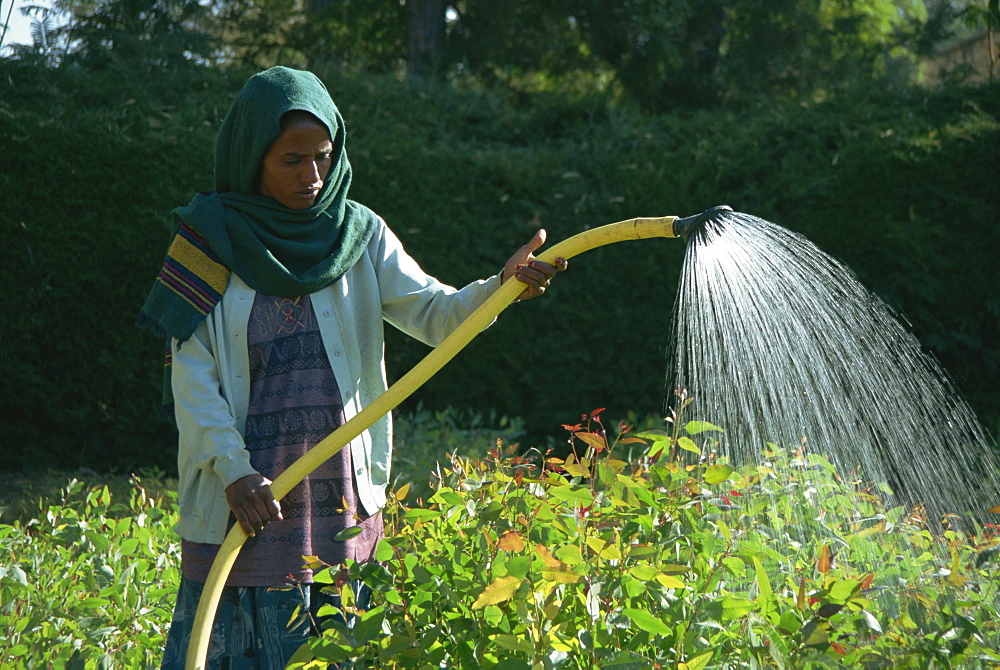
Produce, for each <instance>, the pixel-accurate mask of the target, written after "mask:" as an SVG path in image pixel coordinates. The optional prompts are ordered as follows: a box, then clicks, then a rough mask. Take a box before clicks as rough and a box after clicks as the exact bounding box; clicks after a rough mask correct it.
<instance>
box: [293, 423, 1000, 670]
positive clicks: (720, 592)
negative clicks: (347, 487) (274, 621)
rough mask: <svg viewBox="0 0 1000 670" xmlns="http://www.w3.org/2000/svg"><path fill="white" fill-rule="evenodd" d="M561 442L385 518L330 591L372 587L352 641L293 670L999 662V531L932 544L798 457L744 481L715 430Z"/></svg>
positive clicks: (910, 522)
mask: <svg viewBox="0 0 1000 670" xmlns="http://www.w3.org/2000/svg"><path fill="white" fill-rule="evenodd" d="M678 425H680V422H678ZM566 428H567V429H568V430H569V431H570V432H571V433H572V439H573V442H574V444H575V445H576V448H575V449H574V452H573V455H572V456H569V457H567V458H566V459H559V458H555V457H553V456H551V455H549V456H545V457H543V456H541V455H538V454H536V455H535V456H536V457H535V458H528V457H525V456H515V455H512V454H510V453H507V454H501V453H500V450H499V449H497V448H493V449H491V450H490V453H489V455H488V456H486V457H484V458H482V459H474V458H464V457H455V458H454V459H452V462H451V464H450V467H449V468H448V469H447V470H445V477H444V479H443V481H441V482H440V483H439V484H438V485H437V487H436V491H435V493H434V495H433V496H431V498H430V499H429V500H428V503H429V505H428V506H426V507H409V506H406V505H403V504H401V503H399V502H395V503H391V504H390V506H389V508H388V509H387V512H386V516H387V522H388V523H387V526H388V527H387V537H386V539H385V540H384V541H383V542H382V543H381V545H380V547H379V550H378V558H379V559H380V560H381V561H383V564H364V565H361V564H351V565H348V566H344V567H340V568H329V567H328V568H327V569H326V570H325V571H323V572H321V573H320V577H319V579H320V580H325V581H326V582H327V583H329V584H330V585H331V586H330V587H329V588H333V589H338V588H340V587H341V586H342V585H343V584H345V583H346V582H347V581H348V580H351V579H362V580H364V581H365V582H366V583H367V584H369V586H371V587H372V588H373V590H374V592H375V595H376V597H375V601H374V603H373V606H372V608H371V609H369V610H367V611H363V612H361V611H357V610H352V608H351V606H350V602H351V600H350V597H349V595H348V594H346V592H345V598H346V599H347V600H346V603H347V605H345V608H344V609H345V612H346V613H348V614H350V613H354V614H356V615H357V619H356V621H355V624H354V626H353V629H352V630H349V629H348V628H347V627H345V626H343V625H342V624H336V623H334V624H332V625H331V626H330V627H328V628H327V629H326V630H325V631H324V633H323V635H322V637H317V638H314V639H312V640H311V641H310V645H309V647H310V648H309V649H306V648H304V649H302V650H300V655H299V656H298V657H297V659H296V662H295V663H293V664H292V666H291V667H298V668H319V667H327V664H328V663H332V662H343V661H345V660H347V659H348V658H353V659H355V660H356V661H357V662H359V663H362V664H369V665H375V666H377V667H383V668H409V667H414V668H415V667H461V668H505V669H506V668H591V667H603V668H626V667H642V668H645V667H677V668H681V669H686V670H693V669H695V668H708V667H713V668H719V667H726V668H742V667H746V668H750V667H777V668H805V667H866V668H889V667H892V668H930V667H940V668H948V667H968V666H970V665H972V666H974V665H990V664H995V663H996V662H998V661H1000V647H998V645H1000V636H998V634H997V632H996V627H995V625H994V622H995V621H996V615H997V612H996V602H997V595H998V593H997V586H996V583H995V580H994V579H993V578H992V569H991V566H990V565H989V562H990V561H991V560H992V558H993V556H994V555H995V554H996V553H997V547H998V541H997V539H995V538H994V537H993V536H992V534H991V533H989V532H987V533H986V534H981V535H978V536H974V537H972V536H967V535H965V534H963V533H961V532H959V531H958V530H952V529H946V530H943V531H942V532H940V533H932V532H931V531H930V530H929V529H928V527H927V523H926V521H927V520H925V519H923V518H922V517H921V515H920V511H919V510H910V511H907V510H903V509H901V508H894V509H886V508H885V507H884V506H883V505H882V503H881V501H880V497H879V496H878V495H877V494H876V493H875V491H877V489H875V488H872V489H869V488H868V487H865V486H862V485H860V484H859V483H858V482H853V481H850V480H848V479H844V478H843V477H842V476H841V474H838V473H837V472H835V471H834V468H833V467H832V466H831V465H830V463H829V461H828V460H827V459H826V458H825V457H823V456H822V455H820V454H814V453H809V452H806V451H804V450H803V449H798V450H789V449H782V448H778V447H776V446H774V445H768V448H767V449H766V450H765V451H764V452H763V453H762V455H761V460H760V462H759V463H757V464H748V465H742V466H739V467H734V466H733V465H730V464H727V463H724V462H722V461H721V460H720V459H718V458H717V457H716V456H715V455H714V454H712V451H711V445H712V440H711V437H710V436H711V435H712V434H713V432H714V431H715V430H717V428H715V427H714V426H712V425H710V424H707V423H704V422H689V423H687V424H685V425H684V430H675V431H674V432H673V434H670V435H668V434H666V433H662V432H661V433H653V432H647V433H642V434H638V435H634V436H633V435H630V434H629V433H628V432H627V430H625V428H624V427H622V429H621V432H620V433H619V435H618V437H617V438H616V439H615V440H613V441H611V443H610V444H609V441H608V439H607V437H606V431H605V430H604V427H603V425H602V424H601V421H600V417H599V415H591V416H590V417H589V421H587V422H586V425H584V424H580V425H575V426H566ZM628 450H633V451H635V455H634V456H633V457H629V456H627V455H626V452H627V451H628ZM987 530H988V531H991V530H992V529H987Z"/></svg>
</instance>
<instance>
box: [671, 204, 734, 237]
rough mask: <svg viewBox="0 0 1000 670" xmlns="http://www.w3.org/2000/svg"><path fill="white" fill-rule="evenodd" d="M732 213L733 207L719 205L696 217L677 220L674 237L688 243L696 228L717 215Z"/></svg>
mask: <svg viewBox="0 0 1000 670" xmlns="http://www.w3.org/2000/svg"><path fill="white" fill-rule="evenodd" d="M731 211H733V208H732V207H729V206H728V205H719V206H717V207H712V208H711V209H706V210H705V211H704V212H702V213H701V214H695V215H694V216H688V217H685V218H683V219H677V220H676V221H674V237H679V238H681V239H683V240H684V241H685V242H687V239H688V237H689V236H690V235H691V233H692V231H694V229H695V228H696V227H698V226H699V225H701V224H703V223H705V222H706V221H708V220H709V219H711V218H712V217H713V216H715V215H716V214H719V213H721V212H731Z"/></svg>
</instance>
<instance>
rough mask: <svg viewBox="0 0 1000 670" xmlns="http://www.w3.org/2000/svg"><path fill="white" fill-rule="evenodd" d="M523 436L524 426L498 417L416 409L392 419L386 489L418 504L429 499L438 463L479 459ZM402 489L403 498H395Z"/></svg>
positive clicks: (437, 473) (464, 412)
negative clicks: (389, 480) (498, 445)
mask: <svg viewBox="0 0 1000 670" xmlns="http://www.w3.org/2000/svg"><path fill="white" fill-rule="evenodd" d="M523 434H524V421H522V420H521V419H519V418H517V417H514V418H513V419H511V418H508V417H506V416H500V417H498V416H497V415H496V413H495V412H490V413H489V414H487V415H483V414H480V413H478V412H472V411H464V410H461V409H455V408H445V409H443V410H436V411H431V410H429V409H426V408H425V407H423V406H422V405H418V406H417V408H416V409H415V410H414V411H412V412H400V413H398V414H397V413H394V414H393V451H392V473H393V483H392V488H394V489H395V490H396V492H397V495H398V496H399V498H400V500H402V501H418V500H420V501H422V500H424V499H426V498H427V496H428V495H429V494H430V493H433V488H432V484H433V482H434V481H435V480H436V479H438V478H440V476H441V475H440V473H441V465H440V464H441V463H448V462H450V460H451V459H452V458H453V457H455V456H463V457H468V456H472V455H474V454H481V453H484V452H485V451H486V450H487V449H488V448H489V447H490V445H492V444H496V443H497V442H502V443H503V444H512V443H516V442H517V441H518V440H519V439H520V438H521V436H522V435H523ZM404 486H405V487H406V490H405V493H403V494H400V491H402V490H403V487H404ZM418 504H420V503H418Z"/></svg>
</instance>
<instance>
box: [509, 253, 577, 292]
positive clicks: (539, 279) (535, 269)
mask: <svg viewBox="0 0 1000 670" xmlns="http://www.w3.org/2000/svg"><path fill="white" fill-rule="evenodd" d="M568 266H569V263H568V262H567V261H566V259H565V258H559V259H556V264H555V265H550V264H549V263H543V262H542V261H540V260H537V259H531V260H530V261H528V262H527V263H526V264H524V265H519V266H518V267H517V269H516V270H515V272H514V277H515V278H516V279H517V280H518V281H520V282H521V283H522V284H526V285H527V287H528V288H526V289H525V290H524V293H522V294H521V295H520V296H518V299H519V300H525V299H527V298H532V297H535V296H539V295H541V294H543V293H545V289H546V288H548V286H549V283H550V282H551V281H552V278H553V277H554V276H555V275H556V273H557V272H562V271H563V270H565V269H566V268H567V267H568Z"/></svg>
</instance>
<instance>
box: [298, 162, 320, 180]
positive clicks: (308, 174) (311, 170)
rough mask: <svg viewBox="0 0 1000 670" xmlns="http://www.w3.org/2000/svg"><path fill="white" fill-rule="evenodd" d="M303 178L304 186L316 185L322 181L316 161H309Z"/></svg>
mask: <svg viewBox="0 0 1000 670" xmlns="http://www.w3.org/2000/svg"><path fill="white" fill-rule="evenodd" d="M301 178H302V183H303V184H315V183H317V182H319V181H320V176H319V166H318V165H317V164H316V161H309V162H307V163H306V164H305V169H304V170H302V174H301Z"/></svg>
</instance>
